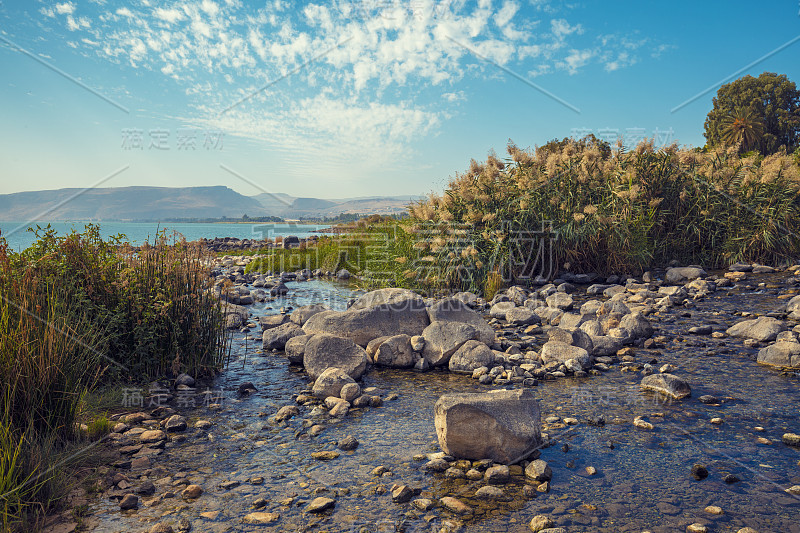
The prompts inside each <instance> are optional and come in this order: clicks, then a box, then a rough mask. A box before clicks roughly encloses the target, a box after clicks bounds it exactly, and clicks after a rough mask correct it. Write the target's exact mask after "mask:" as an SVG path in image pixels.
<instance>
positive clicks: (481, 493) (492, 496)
mask: <svg viewBox="0 0 800 533" xmlns="http://www.w3.org/2000/svg"><path fill="white" fill-rule="evenodd" d="M475 496H477V497H478V498H482V499H486V500H505V499H507V498H508V497H507V496H506V494H505V493H504V492H503V490H502V489H499V488H497V487H494V486H491V485H487V486H485V487H481V488H479V489H478V490H476V491H475Z"/></svg>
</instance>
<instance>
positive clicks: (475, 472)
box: [466, 468, 483, 481]
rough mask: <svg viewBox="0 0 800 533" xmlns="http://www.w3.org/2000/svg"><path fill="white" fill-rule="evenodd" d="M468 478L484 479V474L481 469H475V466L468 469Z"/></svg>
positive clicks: (471, 479) (474, 479)
mask: <svg viewBox="0 0 800 533" xmlns="http://www.w3.org/2000/svg"><path fill="white" fill-rule="evenodd" d="M466 476H467V479H469V480H470V481H478V480H481V479H483V474H482V473H481V472H480V471H479V470H475V469H474V468H470V469H469V470H467V474H466Z"/></svg>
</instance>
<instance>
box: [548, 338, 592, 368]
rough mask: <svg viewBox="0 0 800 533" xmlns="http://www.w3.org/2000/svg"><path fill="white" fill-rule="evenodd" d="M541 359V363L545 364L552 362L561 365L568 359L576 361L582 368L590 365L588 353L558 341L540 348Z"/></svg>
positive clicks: (550, 342) (549, 342)
mask: <svg viewBox="0 0 800 533" xmlns="http://www.w3.org/2000/svg"><path fill="white" fill-rule="evenodd" d="M541 357H542V362H543V363H545V364H547V363H552V362H554V361H555V362H559V363H563V362H565V361H568V360H569V359H575V360H577V361H578V362H579V363H580V364H581V366H583V367H584V368H587V367H588V366H589V365H590V364H591V358H590V357H589V352H587V351H586V350H584V349H583V348H580V347H578V346H572V345H569V344H567V343H565V342H560V341H548V342H546V343H545V344H544V346H542V353H541Z"/></svg>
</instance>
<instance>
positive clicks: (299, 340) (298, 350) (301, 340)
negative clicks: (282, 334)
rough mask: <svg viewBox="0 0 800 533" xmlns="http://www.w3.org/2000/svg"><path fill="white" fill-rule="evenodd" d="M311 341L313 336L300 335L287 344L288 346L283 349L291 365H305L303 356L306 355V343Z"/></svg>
mask: <svg viewBox="0 0 800 533" xmlns="http://www.w3.org/2000/svg"><path fill="white" fill-rule="evenodd" d="M309 339H311V335H298V336H296V337H292V338H291V339H289V340H288V341H287V342H286V346H284V348H283V349H284V351H285V352H286V358H287V359H289V362H290V363H292V364H293V365H302V364H303V356H304V355H305V353H306V343H307V342H308V341H309Z"/></svg>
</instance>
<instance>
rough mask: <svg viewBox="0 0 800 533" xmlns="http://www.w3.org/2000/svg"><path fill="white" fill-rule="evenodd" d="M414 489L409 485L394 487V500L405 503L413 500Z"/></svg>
mask: <svg viewBox="0 0 800 533" xmlns="http://www.w3.org/2000/svg"><path fill="white" fill-rule="evenodd" d="M412 496H414V491H413V490H411V487H409V486H408V485H398V486H397V487H395V488H394V489H392V501H393V502H395V503H405V502H407V501H409V500H411V498H412Z"/></svg>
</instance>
